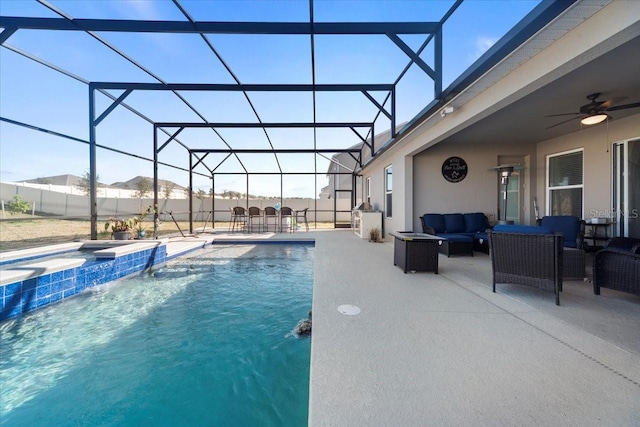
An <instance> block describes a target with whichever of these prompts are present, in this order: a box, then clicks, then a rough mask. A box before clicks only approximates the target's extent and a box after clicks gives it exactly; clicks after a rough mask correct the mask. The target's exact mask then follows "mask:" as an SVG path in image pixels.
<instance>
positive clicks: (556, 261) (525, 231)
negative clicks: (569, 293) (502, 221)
mask: <svg viewBox="0 0 640 427" xmlns="http://www.w3.org/2000/svg"><path fill="white" fill-rule="evenodd" d="M488 234H489V246H490V247H491V267H492V270H493V292H495V291H496V283H515V284H519V285H525V286H532V287H535V288H539V289H544V290H550V291H553V292H554V294H555V297H556V305H560V291H561V290H562V260H563V251H562V234H560V233H551V232H550V230H548V229H545V228H544V227H534V226H510V225H498V226H496V227H495V229H494V231H489V232H488Z"/></svg>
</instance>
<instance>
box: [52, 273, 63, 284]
mask: <svg viewBox="0 0 640 427" xmlns="http://www.w3.org/2000/svg"><path fill="white" fill-rule="evenodd" d="M62 279H64V272H63V271H56V272H55V273H51V282H52V283H53V282H59V281H61V280H62Z"/></svg>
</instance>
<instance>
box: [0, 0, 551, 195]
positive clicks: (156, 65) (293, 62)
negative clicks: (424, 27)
mask: <svg viewBox="0 0 640 427" xmlns="http://www.w3.org/2000/svg"><path fill="white" fill-rule="evenodd" d="M453 3H454V2H453V1H452V0H433V1H428V0H419V1H415V0H391V1H386V0H340V1H332V0H316V1H315V3H314V4H313V16H314V21H315V22H396V21H397V22H411V21H438V20H440V19H441V17H442V16H443V14H444V13H446V11H447V10H448V9H449V8H450V7H451V5H452V4H453ZM538 3H539V2H538V1H525V0H517V1H506V0H500V1H490V0H466V1H465V2H464V3H463V4H462V5H461V6H460V7H459V8H458V10H457V11H456V12H455V13H454V14H453V16H452V17H451V18H450V19H449V20H448V21H447V22H446V23H445V25H444V28H443V86H444V87H447V86H448V85H449V84H451V82H453V81H454V80H455V79H456V78H457V77H458V76H459V75H460V74H461V73H462V72H464V71H465V70H466V69H467V68H468V67H469V66H470V65H471V64H473V62H474V61H476V60H477V59H478V58H480V56H481V55H482V54H483V53H484V52H486V51H487V50H488V49H489V48H490V47H491V46H492V45H493V44H494V43H495V42H496V41H497V40H499V39H500V38H501V37H502V36H504V34H506V33H507V32H508V31H509V30H510V29H511V28H512V27H513V26H514V25H515V24H516V23H517V22H518V21H520V20H521V19H522V18H523V17H524V16H525V15H526V14H527V13H528V12H530V11H531V10H532V9H533V8H534V7H535V6H536V5H537V4H538ZM46 4H49V5H52V6H53V8H55V9H56V10H58V11H60V12H61V13H64V14H65V16H70V17H72V18H76V19H77V18H92V19H137V20H143V19H144V20H180V21H184V20H186V18H185V16H184V15H183V14H182V12H181V11H180V9H179V8H178V7H177V5H176V4H175V3H174V2H173V1H166V0H163V1H141V0H101V1H98V0H93V1H76V0H69V1H56V0H50V1H49V2H48V3H47V2H45V1H43V4H41V3H39V2H38V1H35V0H2V2H0V15H1V16H24V17H56V18H59V17H60V16H59V15H58V14H56V13H55V12H54V11H52V10H51V9H50V8H48V7H46V6H45V5H46ZM179 4H180V5H181V6H182V7H183V8H184V9H185V10H186V11H187V12H188V13H189V15H190V16H191V17H193V19H194V20H196V21H245V22H308V20H309V16H310V11H309V2H308V1H307V0H281V1H273V0H257V1H256V0H254V1H249V0H246V1H245V0H213V1H206V2H205V1H199V0H181V1H180V2H179ZM96 36H97V38H94V37H92V36H91V35H89V34H87V33H84V32H75V31H42V30H19V31H17V32H16V33H14V34H13V35H11V36H10V37H9V38H8V40H7V41H6V42H5V43H4V44H3V45H2V47H1V48H0V117H2V118H3V119H5V120H10V121H15V122H19V123H25V124H27V125H29V126H34V127H37V128H41V129H46V130H49V131H52V132H55V133H59V134H62V135H65V136H67V137H70V138H67V137H60V136H56V135H52V134H50V133H43V132H39V131H37V130H34V129H32V128H27V127H23V126H19V125H16V124H13V123H10V122H7V121H0V181H3V182H7V181H8V182H20V181H23V180H27V179H34V178H41V177H47V176H55V175H63V174H73V175H80V176H81V175H83V174H85V173H86V172H87V171H88V170H89V146H88V145H87V144H85V143H82V142H78V141H76V140H74V139H73V138H75V139H79V140H82V141H88V140H89V128H90V127H89V113H88V105H89V96H88V95H89V90H88V84H87V83H88V82H98V81H100V82H134V83H148V82H158V81H164V82H167V83H234V82H235V80H234V78H235V79H238V80H239V81H240V82H241V83H244V84H250V83H258V84H275V83H286V84H291V83H300V84H310V83H312V76H313V73H312V54H311V37H310V36H308V35H295V36H285V35H208V36H207V40H208V41H209V44H210V45H211V46H212V47H213V49H215V53H214V51H212V48H211V47H209V46H208V45H207V43H206V42H205V41H204V40H203V39H202V38H201V37H200V36H199V35H194V34H151V33H144V34H131V33H113V32H111V33H107V32H104V33H97V34H96ZM400 37H401V39H402V40H403V41H404V42H405V43H406V44H408V45H409V46H410V47H411V48H412V49H413V50H414V51H415V50H417V49H418V48H419V46H420V45H421V44H422V43H423V42H424V40H425V39H426V37H427V36H426V35H412V36H400ZM313 42H314V51H313V53H314V54H313V63H314V65H315V68H314V70H315V82H316V83H318V84H321V83H351V84H354V83H359V84H376V83H387V84H391V83H394V82H395V80H396V79H397V78H398V76H399V75H400V73H401V72H402V70H403V69H404V68H405V67H406V65H407V64H408V63H409V58H408V56H406V55H405V53H404V52H402V51H401V50H400V49H399V48H398V47H397V46H396V45H395V44H394V43H393V42H392V41H391V40H390V39H389V38H387V37H386V36H360V35H358V36H335V35H324V36H323V35H316V36H315V37H314V40H313ZM432 45H433V43H431V44H430V45H429V46H428V47H427V48H426V49H425V50H424V52H423V53H422V54H421V55H420V57H421V58H422V59H423V60H424V61H425V62H427V63H428V64H430V65H431V66H433V50H432ZM109 46H114V47H115V48H116V49H117V50H119V51H120V52H122V53H124V54H125V55H126V58H123V57H122V56H121V55H119V54H118V53H116V52H114V50H112V49H110V48H109ZM216 53H217V55H216ZM218 56H219V57H218ZM33 57H35V58H38V59H39V61H40V62H44V63H45V64H50V65H51V66H49V67H48V66H45V65H43V64H42V63H38V62H36V61H34V60H33V59H30V58H33ZM220 58H221V59H222V60H221V59H220ZM56 70H63V71H65V72H66V73H68V74H71V75H72V76H74V77H70V76H68V75H65V74H62V73H60V72H59V71H56ZM396 90H397V95H396V111H397V123H398V124H399V123H402V122H405V121H408V120H410V119H411V118H413V117H414V116H415V115H416V114H417V113H418V112H419V111H420V110H421V109H422V108H424V107H425V106H426V105H427V104H429V102H431V101H432V100H433V81H432V80H431V79H430V78H429V77H428V76H427V75H426V74H425V73H424V72H423V71H422V70H420V69H419V68H418V67H417V66H416V65H415V64H414V65H412V66H411V67H410V68H409V70H408V72H407V73H406V74H405V75H404V77H403V78H402V79H401V80H400V81H399V82H398V84H397V87H396ZM109 92H110V94H111V95H113V96H116V97H117V96H120V94H121V93H122V91H120V90H111V91H109ZM371 95H372V96H373V97H374V98H375V99H377V100H378V101H379V102H382V101H384V99H385V96H386V93H384V92H372V93H371ZM180 96H181V97H182V98H183V99H184V101H183V100H181V99H180V98H179V97H178V96H176V95H175V94H173V93H170V92H159V91H158V92H151V91H134V92H133V93H132V94H130V95H129V96H128V97H127V98H126V99H125V101H124V103H125V104H126V105H127V106H129V107H131V109H134V110H136V111H137V112H138V113H139V114H135V113H134V112H132V111H131V110H129V109H127V108H126V107H125V106H122V105H121V106H119V107H117V108H115V109H114V110H113V112H111V114H109V115H108V116H107V117H106V118H105V119H104V120H103V121H102V122H101V123H100V124H99V125H98V126H97V128H96V141H97V143H98V144H100V145H103V146H108V147H112V148H114V149H116V150H121V151H124V152H126V153H131V154H133V155H136V156H140V157H144V158H152V157H153V126H152V124H150V123H149V121H151V122H181V121H184V122H202V121H203V117H204V119H206V120H207V121H209V122H212V123H215V122H218V123H223V122H233V123H255V122H257V120H258V119H257V117H256V114H255V113H254V112H253V109H255V111H256V112H257V115H258V117H259V118H260V120H262V122H265V123H282V122H304V123H310V122H313V120H314V108H313V95H312V94H311V93H309V92H295V93H291V92H249V93H248V98H249V100H250V101H251V104H249V102H248V101H247V98H246V97H245V96H244V95H243V94H242V93H241V92H192V91H188V92H187V91H182V92H180ZM315 100H316V108H315V118H316V121H317V122H359V121H363V122H371V121H373V120H374V118H375V117H376V114H377V108H376V107H375V106H374V105H373V103H371V102H370V101H369V100H367V99H366V97H365V96H364V95H363V94H361V93H357V92H355V93H354V92H344V93H326V92H317V93H316V97H315ZM185 101H186V102H185ZM110 103H111V101H110V100H109V99H108V98H107V97H106V96H104V95H101V94H97V95H96V110H97V111H98V113H97V114H101V112H102V111H104V110H105V109H106V108H107V107H108V106H109V105H110ZM387 105H388V104H387ZM252 106H253V108H252ZM141 116H142V117H141ZM145 118H146V119H145ZM389 127H390V121H389V120H388V119H387V118H386V117H384V115H381V116H380V118H379V119H378V120H376V122H375V130H376V133H380V132H383V131H384V130H386V129H388V128H389ZM174 131H175V129H167V132H168V133H169V134H171V133H173V132H174ZM363 132H366V130H363ZM167 138H168V136H166V135H165V134H164V133H162V132H158V139H159V141H161V142H160V144H162V143H163V141H166V140H167ZM177 140H178V141H179V142H180V143H183V144H184V145H186V146H189V147H191V148H227V146H232V147H234V148H260V149H264V148H269V147H270V145H272V146H274V147H275V148H283V149H287V148H288V149H291V148H308V149H311V148H313V147H314V144H315V146H316V147H318V148H328V149H337V148H347V147H350V146H352V145H354V144H356V143H358V142H359V140H358V138H357V136H356V135H355V134H354V133H353V132H352V131H351V130H349V129H319V130H317V131H316V132H315V133H314V131H313V130H312V129H267V130H266V132H265V131H263V130H262V129H247V128H243V129H217V130H216V131H215V132H214V131H213V130H211V129H186V130H184V131H183V132H182V133H181V134H180V135H179V136H178V137H177ZM180 143H178V142H171V143H170V144H168V145H167V146H166V148H165V149H163V150H162V151H161V152H160V153H159V156H158V159H159V161H160V162H163V163H168V164H172V165H175V166H178V167H180V168H188V165H189V156H188V153H187V152H186V150H185V149H184V147H183V146H181V145H180ZM325 156H326V157H329V158H330V157H331V154H330V153H329V154H325ZM225 157H226V155H225V154H215V153H212V154H209V155H207V156H206V158H205V159H204V160H203V164H200V165H198V167H196V168H195V172H197V173H198V174H195V175H194V178H193V183H194V185H193V187H194V190H198V189H203V190H205V191H207V192H208V191H209V189H210V188H211V187H212V180H211V177H210V173H209V172H208V170H207V169H206V168H205V167H204V165H207V166H208V168H209V169H214V168H215V170H216V171H217V172H228V173H234V174H235V173H237V174H235V175H231V174H228V175H216V177H215V183H214V184H213V186H214V188H215V191H216V192H222V191H225V190H233V191H239V192H242V193H244V192H245V190H246V185H247V178H246V176H245V175H241V174H240V173H243V172H244V170H245V169H246V170H248V171H249V172H260V173H269V175H264V174H261V175H257V174H254V175H249V179H248V181H249V193H250V194H254V195H261V196H279V191H280V176H279V175H278V172H279V170H282V171H284V172H313V171H314V170H317V171H318V172H321V173H324V172H325V171H326V170H327V169H328V167H329V161H328V160H327V158H325V157H322V156H318V155H316V156H314V155H313V154H299V155H293V154H286V155H278V158H277V159H276V158H275V157H274V156H273V155H256V154H253V155H244V156H239V158H240V160H238V159H236V158H235V157H234V156H231V157H229V158H228V159H226V160H225ZM97 171H98V176H99V180H100V182H103V183H107V184H110V183H113V182H116V181H126V180H128V179H131V178H133V177H135V176H138V175H143V176H149V177H151V176H153V164H152V163H151V162H149V161H145V160H141V159H136V158H133V157H129V156H124V155H122V154H118V153H114V152H110V151H107V150H103V149H98V151H97ZM159 178H161V179H168V180H171V181H174V182H176V183H178V184H180V185H183V186H187V185H188V182H189V181H188V179H189V174H188V172H186V171H184V170H179V169H176V168H171V167H167V166H162V165H161V166H160V167H159ZM282 185H283V189H284V190H283V191H284V194H283V195H284V197H316V196H317V194H318V193H319V192H320V190H321V189H322V187H324V186H325V185H327V179H326V177H325V176H324V174H323V175H321V176H318V177H317V178H316V177H314V176H312V175H284V176H283V181H282Z"/></svg>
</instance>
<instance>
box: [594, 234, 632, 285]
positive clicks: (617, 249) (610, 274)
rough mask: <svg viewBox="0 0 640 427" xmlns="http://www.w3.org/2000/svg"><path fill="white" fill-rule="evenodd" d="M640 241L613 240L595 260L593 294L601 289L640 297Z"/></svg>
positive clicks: (627, 239) (619, 238) (618, 238)
mask: <svg viewBox="0 0 640 427" xmlns="http://www.w3.org/2000/svg"><path fill="white" fill-rule="evenodd" d="M638 242H640V240H638V239H630V238H624V237H616V238H613V239H611V241H610V242H609V243H608V244H607V247H606V248H604V249H602V250H600V251H598V252H596V255H595V257H594V258H593V293H594V294H596V295H600V288H609V289H615V290H617V291H621V292H628V293H630V294H635V295H640V243H638Z"/></svg>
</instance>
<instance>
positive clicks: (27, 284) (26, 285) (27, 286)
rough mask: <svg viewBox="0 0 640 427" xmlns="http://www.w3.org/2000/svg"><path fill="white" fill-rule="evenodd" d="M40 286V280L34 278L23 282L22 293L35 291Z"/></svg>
mask: <svg viewBox="0 0 640 427" xmlns="http://www.w3.org/2000/svg"><path fill="white" fill-rule="evenodd" d="M37 285H38V278H37V277H33V278H31V279H27V280H25V281H23V282H22V292H24V291H29V290H31V289H35V288H36V287H37Z"/></svg>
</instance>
